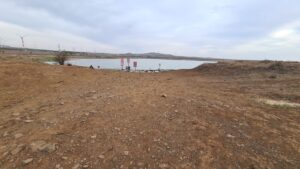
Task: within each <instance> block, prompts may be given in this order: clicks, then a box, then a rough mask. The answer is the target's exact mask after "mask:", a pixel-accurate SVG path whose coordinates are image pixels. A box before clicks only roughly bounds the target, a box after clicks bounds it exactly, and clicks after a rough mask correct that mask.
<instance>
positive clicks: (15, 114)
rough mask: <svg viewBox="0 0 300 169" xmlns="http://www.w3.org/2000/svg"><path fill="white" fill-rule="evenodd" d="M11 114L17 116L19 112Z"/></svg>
mask: <svg viewBox="0 0 300 169" xmlns="http://www.w3.org/2000/svg"><path fill="white" fill-rule="evenodd" d="M12 115H13V116H19V115H20V113H13V114H12Z"/></svg>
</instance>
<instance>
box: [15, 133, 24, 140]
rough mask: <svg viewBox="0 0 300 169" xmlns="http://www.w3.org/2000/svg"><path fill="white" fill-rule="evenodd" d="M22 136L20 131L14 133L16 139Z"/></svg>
mask: <svg viewBox="0 0 300 169" xmlns="http://www.w3.org/2000/svg"><path fill="white" fill-rule="evenodd" d="M22 136H23V134H22V133H17V134H15V139H18V138H20V137H22Z"/></svg>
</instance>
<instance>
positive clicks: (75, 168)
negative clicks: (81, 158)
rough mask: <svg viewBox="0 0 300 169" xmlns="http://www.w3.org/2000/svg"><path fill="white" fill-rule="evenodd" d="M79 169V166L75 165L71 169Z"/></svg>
mask: <svg viewBox="0 0 300 169" xmlns="http://www.w3.org/2000/svg"><path fill="white" fill-rule="evenodd" d="M79 168H80V164H75V165H74V166H73V167H72V169H79Z"/></svg>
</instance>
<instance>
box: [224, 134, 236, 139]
mask: <svg viewBox="0 0 300 169" xmlns="http://www.w3.org/2000/svg"><path fill="white" fill-rule="evenodd" d="M226 137H228V138H235V136H233V135H231V134H227V135H226Z"/></svg>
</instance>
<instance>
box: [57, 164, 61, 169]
mask: <svg viewBox="0 0 300 169" xmlns="http://www.w3.org/2000/svg"><path fill="white" fill-rule="evenodd" d="M55 168H57V169H63V167H62V166H61V165H60V164H56V165H55Z"/></svg>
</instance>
